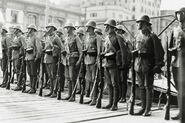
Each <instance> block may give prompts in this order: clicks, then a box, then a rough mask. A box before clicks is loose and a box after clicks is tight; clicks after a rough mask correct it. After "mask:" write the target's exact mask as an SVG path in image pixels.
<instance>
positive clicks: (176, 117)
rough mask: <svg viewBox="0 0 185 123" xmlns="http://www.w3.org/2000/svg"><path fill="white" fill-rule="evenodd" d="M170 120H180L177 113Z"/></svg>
mask: <svg viewBox="0 0 185 123" xmlns="http://www.w3.org/2000/svg"><path fill="white" fill-rule="evenodd" d="M171 119H172V120H180V119H181V117H180V113H178V114H177V115H176V116H173V117H171Z"/></svg>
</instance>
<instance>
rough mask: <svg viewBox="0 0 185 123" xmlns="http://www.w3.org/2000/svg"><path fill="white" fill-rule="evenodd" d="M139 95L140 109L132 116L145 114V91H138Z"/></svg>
mask: <svg viewBox="0 0 185 123" xmlns="http://www.w3.org/2000/svg"><path fill="white" fill-rule="evenodd" d="M140 95H141V109H140V110H139V111H138V112H137V113H135V114H134V115H142V114H143V113H144V112H145V108H146V89H145V88H143V89H140Z"/></svg>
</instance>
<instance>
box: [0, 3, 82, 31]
mask: <svg viewBox="0 0 185 123" xmlns="http://www.w3.org/2000/svg"><path fill="white" fill-rule="evenodd" d="M0 8H1V12H2V13H3V15H4V18H5V24H6V25H7V26H11V25H15V24H20V25H22V27H23V29H25V28H26V27H27V26H28V25H29V24H35V25H36V26H38V27H39V28H44V27H45V25H46V24H47V23H50V22H53V23H55V24H56V25H57V26H63V25H64V23H66V21H71V22H73V23H75V24H78V23H81V18H82V17H83V14H81V12H79V11H73V10H70V9H67V8H62V7H61V6H57V5H54V4H52V3H50V2H49V0H32V1H31V0H0Z"/></svg>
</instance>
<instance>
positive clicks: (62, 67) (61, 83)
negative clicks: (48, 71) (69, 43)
mask: <svg viewBox="0 0 185 123" xmlns="http://www.w3.org/2000/svg"><path fill="white" fill-rule="evenodd" d="M57 66H58V68H57V75H56V80H57V83H58V92H57V100H61V92H62V85H63V83H64V81H65V79H64V65H61V55H59V59H58V65H57ZM60 72H62V73H60ZM61 75H62V78H63V79H60V76H61Z"/></svg>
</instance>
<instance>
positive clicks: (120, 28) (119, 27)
mask: <svg viewBox="0 0 185 123" xmlns="http://www.w3.org/2000/svg"><path fill="white" fill-rule="evenodd" d="M124 28H125V27H124V26H123V25H117V26H116V29H117V30H121V31H123V33H125V32H126V31H125V29H124Z"/></svg>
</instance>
